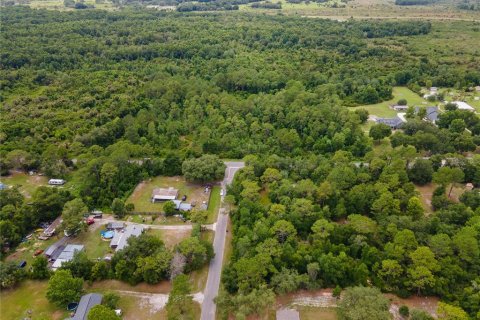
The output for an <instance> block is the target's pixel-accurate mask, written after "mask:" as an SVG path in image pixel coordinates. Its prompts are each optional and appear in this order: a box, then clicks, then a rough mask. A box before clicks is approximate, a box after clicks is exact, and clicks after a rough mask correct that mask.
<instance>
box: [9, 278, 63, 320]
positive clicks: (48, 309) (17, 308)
mask: <svg viewBox="0 0 480 320" xmlns="http://www.w3.org/2000/svg"><path fill="white" fill-rule="evenodd" d="M46 290H47V281H32V280H27V281H24V282H22V283H21V284H20V285H19V286H18V287H16V288H14V289H11V290H4V291H2V292H1V293H0V301H1V303H0V314H1V317H0V318H1V319H2V320H14V319H15V320H16V319H24V318H29V319H30V318H31V319H54V320H56V319H58V320H59V319H65V318H66V317H67V316H68V312H67V310H61V309H59V308H57V307H56V306H54V305H53V304H51V303H50V302H48V300H47V298H46V297H45V293H46Z"/></svg>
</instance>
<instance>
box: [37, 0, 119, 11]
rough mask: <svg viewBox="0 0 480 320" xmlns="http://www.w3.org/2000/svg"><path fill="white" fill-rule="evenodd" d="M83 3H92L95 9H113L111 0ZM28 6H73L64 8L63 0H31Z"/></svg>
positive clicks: (46, 7) (87, 0)
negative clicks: (109, 0)
mask: <svg viewBox="0 0 480 320" xmlns="http://www.w3.org/2000/svg"><path fill="white" fill-rule="evenodd" d="M85 4H88V5H93V6H94V7H95V9H101V10H115V8H114V7H113V5H112V3H111V2H108V1H105V3H95V0H85ZM29 6H30V7H31V8H34V9H48V10H60V11H73V10H75V9H73V8H66V7H65V6H64V5H63V0H32V1H30V3H29Z"/></svg>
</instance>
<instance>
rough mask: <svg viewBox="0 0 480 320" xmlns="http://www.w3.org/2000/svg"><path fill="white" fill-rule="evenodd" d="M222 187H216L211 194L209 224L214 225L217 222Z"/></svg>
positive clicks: (208, 210)
mask: <svg viewBox="0 0 480 320" xmlns="http://www.w3.org/2000/svg"><path fill="white" fill-rule="evenodd" d="M220 190H221V188H220V186H214V187H213V188H212V192H211V193H210V200H209V201H208V209H207V212H208V217H207V223H214V222H215V221H217V214H218V209H220V201H221V196H220Z"/></svg>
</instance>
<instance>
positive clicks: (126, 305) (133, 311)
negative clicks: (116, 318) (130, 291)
mask: <svg viewBox="0 0 480 320" xmlns="http://www.w3.org/2000/svg"><path fill="white" fill-rule="evenodd" d="M118 305H119V306H121V309H122V312H123V316H122V319H123V320H137V319H151V320H164V319H166V318H167V312H166V310H165V308H162V309H161V310H158V311H156V310H152V308H151V307H150V306H149V304H148V303H146V302H145V301H144V299H143V298H142V297H135V296H130V295H121V296H120V301H119V302H118Z"/></svg>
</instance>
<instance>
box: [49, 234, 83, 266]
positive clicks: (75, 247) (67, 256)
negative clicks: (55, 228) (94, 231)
mask: <svg viewBox="0 0 480 320" xmlns="http://www.w3.org/2000/svg"><path fill="white" fill-rule="evenodd" d="M62 240H63V239H62ZM62 240H60V241H57V242H56V243H54V244H52V245H51V246H50V247H48V248H47V250H45V255H46V256H47V258H48V260H49V261H50V262H53V264H52V266H51V268H52V270H54V271H55V270H57V269H58V268H60V267H61V266H62V264H64V263H65V262H68V261H70V260H72V259H73V257H74V255H75V253H76V252H80V251H83V250H84V246H83V245H81V244H67V245H65V244H64V243H65V241H62Z"/></svg>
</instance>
